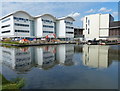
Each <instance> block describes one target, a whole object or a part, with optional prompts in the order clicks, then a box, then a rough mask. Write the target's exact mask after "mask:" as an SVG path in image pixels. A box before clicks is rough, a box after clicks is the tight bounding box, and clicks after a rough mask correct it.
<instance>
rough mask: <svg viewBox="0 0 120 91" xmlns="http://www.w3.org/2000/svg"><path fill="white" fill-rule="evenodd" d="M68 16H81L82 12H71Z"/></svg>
mask: <svg viewBox="0 0 120 91" xmlns="http://www.w3.org/2000/svg"><path fill="white" fill-rule="evenodd" d="M68 16H71V17H74V18H75V17H78V16H80V13H79V12H75V13H71V14H69V15H68Z"/></svg>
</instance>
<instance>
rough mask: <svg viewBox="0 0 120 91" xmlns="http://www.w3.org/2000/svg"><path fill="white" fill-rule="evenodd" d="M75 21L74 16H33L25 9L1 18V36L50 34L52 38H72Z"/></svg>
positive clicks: (44, 35)
mask: <svg viewBox="0 0 120 91" xmlns="http://www.w3.org/2000/svg"><path fill="white" fill-rule="evenodd" d="M73 21H75V20H74V19H73V18H72V17H63V18H56V17H54V16H52V15H50V14H43V15H38V16H35V17H33V16H31V15H30V14H28V13H27V12H25V11H16V12H13V13H10V14H8V15H6V16H4V17H2V18H1V19H0V37H1V38H6V37H13V38H15V37H19V38H21V37H28V38H34V37H35V38H43V37H46V36H47V35H49V37H51V38H55V37H57V38H60V39H72V38H74V28H73ZM52 34H54V35H55V36H53V35H52Z"/></svg>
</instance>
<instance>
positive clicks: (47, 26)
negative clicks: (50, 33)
mask: <svg viewBox="0 0 120 91" xmlns="http://www.w3.org/2000/svg"><path fill="white" fill-rule="evenodd" d="M43 27H46V28H54V26H49V25H43Z"/></svg>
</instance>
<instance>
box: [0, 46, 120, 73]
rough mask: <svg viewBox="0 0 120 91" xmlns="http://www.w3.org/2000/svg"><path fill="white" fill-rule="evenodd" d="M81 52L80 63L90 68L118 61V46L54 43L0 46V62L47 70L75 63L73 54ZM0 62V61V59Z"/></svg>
mask: <svg viewBox="0 0 120 91" xmlns="http://www.w3.org/2000/svg"><path fill="white" fill-rule="evenodd" d="M76 53H77V54H78V53H82V65H84V66H88V67H92V68H107V67H109V66H110V64H111V63H112V61H118V60H120V58H119V56H118V55H119V53H120V50H119V46H115V47H114V46H113V47H110V46H99V45H83V46H79V45H78V46H77V45H55V46H43V47H27V48H7V47H0V54H1V55H0V59H1V60H2V64H4V65H6V66H7V67H9V68H11V69H13V70H15V71H17V72H22V73H23V72H26V71H29V70H30V69H31V68H32V67H38V68H40V69H45V70H48V69H50V68H53V67H55V65H58V64H59V65H63V66H72V65H75V62H76V61H75V59H74V55H75V54H76ZM0 62H1V61H0Z"/></svg>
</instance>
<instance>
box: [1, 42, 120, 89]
mask: <svg viewBox="0 0 120 91" xmlns="http://www.w3.org/2000/svg"><path fill="white" fill-rule="evenodd" d="M119 54H120V46H117V45H111V46H104V45H102V46H101V45H73V44H66V45H52V46H50V45H49V46H38V47H21V48H12V47H0V67H2V70H0V71H1V72H2V74H3V76H4V77H5V78H7V79H8V80H12V79H14V78H16V77H20V78H24V79H25V85H24V87H23V88H22V89H117V88H118V64H119V63H120V56H119Z"/></svg>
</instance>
